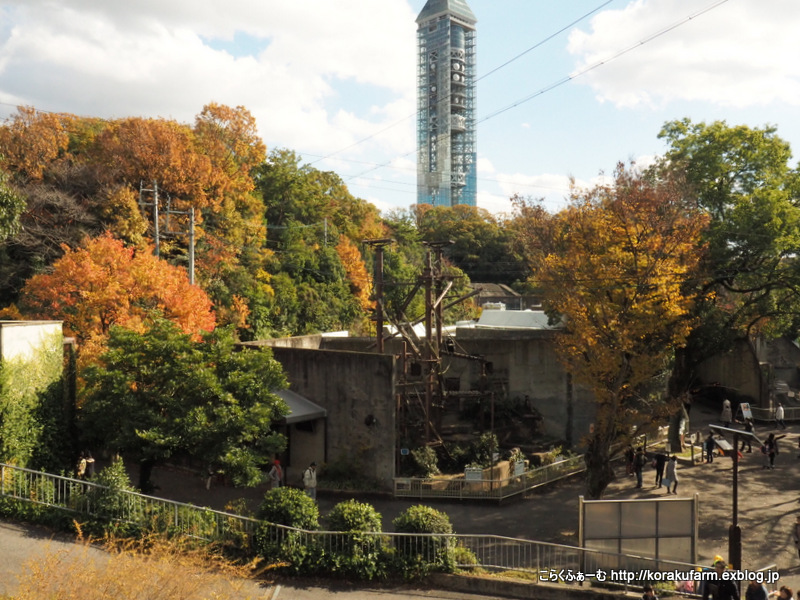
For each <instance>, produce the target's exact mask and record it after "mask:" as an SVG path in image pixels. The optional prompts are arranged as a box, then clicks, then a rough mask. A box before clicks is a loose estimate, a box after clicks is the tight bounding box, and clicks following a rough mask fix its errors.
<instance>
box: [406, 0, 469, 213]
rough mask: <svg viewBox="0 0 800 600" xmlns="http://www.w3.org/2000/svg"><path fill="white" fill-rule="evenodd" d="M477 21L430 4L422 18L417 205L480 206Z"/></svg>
mask: <svg viewBox="0 0 800 600" xmlns="http://www.w3.org/2000/svg"><path fill="white" fill-rule="evenodd" d="M476 22H477V20H476V19H475V15H474V14H472V11H471V10H470V8H469V6H467V3H466V0H428V1H427V2H426V3H425V7H424V8H423V9H422V11H421V12H420V13H419V16H418V17H417V49H418V59H417V109H418V112H417V203H418V204H433V205H434V206H455V205H456V204H468V205H470V206H477V176H476V167H477V165H476V156H477V155H476V149H475V23H476Z"/></svg>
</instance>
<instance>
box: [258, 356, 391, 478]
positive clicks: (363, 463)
mask: <svg viewBox="0 0 800 600" xmlns="http://www.w3.org/2000/svg"><path fill="white" fill-rule="evenodd" d="M272 350H273V354H274V356H275V359H276V360H277V361H278V362H280V363H281V365H283V368H284V370H285V371H286V375H287V378H288V380H289V387H290V389H291V390H292V391H294V392H297V393H298V394H301V395H302V396H305V397H306V398H308V399H309V400H311V401H312V402H314V403H316V404H318V405H320V406H322V407H323V408H325V409H326V410H327V411H328V417H327V422H326V426H325V429H326V433H327V435H326V442H325V456H324V457H318V458H317V459H316V460H317V462H318V463H320V462H326V463H333V462H337V463H338V462H341V463H344V464H350V465H352V467H353V468H354V469H357V470H358V471H360V473H358V474H360V475H361V476H364V477H368V478H370V479H374V480H377V481H380V482H381V483H382V484H383V485H384V486H386V487H387V488H388V487H390V486H391V483H392V479H393V478H394V475H395V468H394V467H395V437H396V433H395V432H396V424H395V402H396V397H395V387H396V374H395V366H396V361H395V358H394V356H391V355H382V354H369V353H358V352H335V351H329V350H308V349H303V348H281V347H273V349H272ZM294 433H295V432H292V435H293V439H292V440H291V443H292V444H293V445H294V443H295V441H296V440H295V439H294ZM299 439H302V438H299ZM298 441H299V440H298ZM298 451H299V450H298ZM292 452H293V453H294V450H293V451H292ZM293 456H294V454H293ZM306 458H308V457H306ZM312 460H313V459H312ZM354 475H355V474H354Z"/></svg>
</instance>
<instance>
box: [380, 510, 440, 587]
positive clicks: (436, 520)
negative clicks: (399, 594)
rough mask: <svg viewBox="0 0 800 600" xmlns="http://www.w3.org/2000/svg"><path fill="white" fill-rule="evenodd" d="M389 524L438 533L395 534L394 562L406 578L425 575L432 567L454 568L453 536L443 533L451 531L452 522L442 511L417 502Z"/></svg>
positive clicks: (400, 530)
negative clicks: (395, 555) (395, 556)
mask: <svg viewBox="0 0 800 600" xmlns="http://www.w3.org/2000/svg"><path fill="white" fill-rule="evenodd" d="M392 524H393V525H394V530H395V531H396V532H397V533H408V534H424V533H430V534H439V535H431V536H420V535H410V536H396V537H395V549H396V551H397V562H398V564H397V566H398V568H399V570H400V571H401V572H402V573H403V575H404V576H405V577H406V578H407V579H416V578H419V577H424V576H425V575H428V574H429V573H431V572H433V571H444V572H446V573H452V572H453V571H454V569H455V560H454V556H453V549H454V548H453V538H452V537H450V536H448V535H446V534H450V533H453V526H452V525H451V524H450V518H449V517H448V516H447V515H446V514H445V513H443V512H440V511H438V510H436V509H434V508H431V507H430V506H423V505H421V504H418V505H416V506H412V507H410V508H408V509H407V510H405V511H404V512H402V513H401V514H400V515H399V516H398V517H397V518H396V519H395V520H394V521H392Z"/></svg>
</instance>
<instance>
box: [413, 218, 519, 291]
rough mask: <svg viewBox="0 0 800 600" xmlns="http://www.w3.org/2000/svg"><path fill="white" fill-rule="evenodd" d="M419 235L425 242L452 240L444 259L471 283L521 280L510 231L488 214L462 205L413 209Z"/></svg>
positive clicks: (508, 282) (446, 248)
mask: <svg viewBox="0 0 800 600" xmlns="http://www.w3.org/2000/svg"><path fill="white" fill-rule="evenodd" d="M415 212H416V218H417V224H418V228H419V236H420V238H421V239H422V240H424V241H426V242H436V241H443V240H452V241H453V244H452V245H450V246H447V247H445V249H444V252H445V256H447V258H448V259H449V260H450V261H451V262H452V263H453V264H454V265H455V266H456V267H458V268H459V269H461V270H462V271H464V273H466V275H467V276H468V277H469V278H470V279H471V280H472V281H479V282H491V283H507V284H512V283H514V282H515V281H516V280H518V279H521V278H523V277H524V275H525V273H524V270H523V266H522V263H521V261H520V259H519V257H517V256H516V254H515V253H514V251H513V248H512V244H511V232H510V230H509V229H507V228H505V227H504V226H503V225H504V223H503V222H501V221H498V219H496V218H495V217H494V216H492V215H491V213H489V212H488V211H486V210H484V209H481V208H476V207H474V206H466V205H463V204H460V205H457V206H452V207H447V206H435V207H434V206H430V205H418V206H416V207H415Z"/></svg>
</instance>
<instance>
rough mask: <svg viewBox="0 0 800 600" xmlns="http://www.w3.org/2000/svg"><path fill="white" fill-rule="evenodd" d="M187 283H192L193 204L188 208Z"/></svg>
mask: <svg viewBox="0 0 800 600" xmlns="http://www.w3.org/2000/svg"><path fill="white" fill-rule="evenodd" d="M189 283H190V284H192V285H194V206H192V207H191V208H190V209H189Z"/></svg>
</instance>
